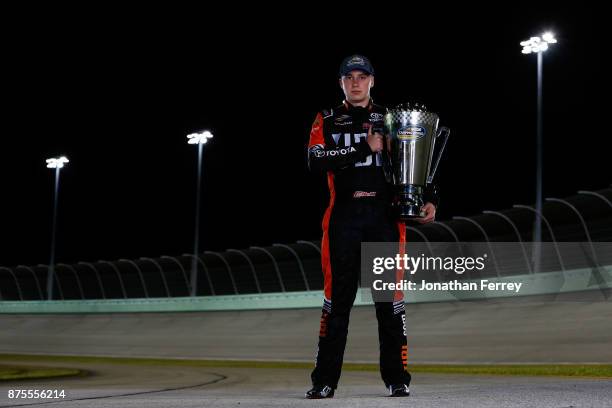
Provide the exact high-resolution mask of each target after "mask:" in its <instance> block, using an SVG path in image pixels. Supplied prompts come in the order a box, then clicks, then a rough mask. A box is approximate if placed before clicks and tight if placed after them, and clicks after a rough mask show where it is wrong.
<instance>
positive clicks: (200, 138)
mask: <svg viewBox="0 0 612 408" xmlns="http://www.w3.org/2000/svg"><path fill="white" fill-rule="evenodd" d="M212 137H213V135H212V133H210V131H208V130H205V131H203V132H199V133H190V134H188V135H187V143H189V144H197V145H198V181H197V186H196V191H197V193H196V211H195V213H196V216H195V233H194V238H193V258H192V261H191V282H190V285H191V286H190V295H191V296H195V295H196V285H197V278H198V252H199V248H198V246H199V243H200V185H201V184H202V150H203V147H204V145H205V144H206V143H207V142H208V139H212Z"/></svg>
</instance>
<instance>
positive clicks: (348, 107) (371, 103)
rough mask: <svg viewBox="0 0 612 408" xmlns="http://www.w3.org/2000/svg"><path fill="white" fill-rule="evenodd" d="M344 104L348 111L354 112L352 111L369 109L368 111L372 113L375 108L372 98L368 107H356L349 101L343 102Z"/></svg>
mask: <svg viewBox="0 0 612 408" xmlns="http://www.w3.org/2000/svg"><path fill="white" fill-rule="evenodd" d="M342 104H343V105H344V107H345V108H346V109H347V110H352V109H360V108H361V109H367V110H368V111H371V110H372V108H373V107H374V100H373V99H372V98H370V100H369V101H368V106H366V107H364V106H355V105H353V104H352V103H350V102H349V101H347V100H346V99H345V100H343V101H342Z"/></svg>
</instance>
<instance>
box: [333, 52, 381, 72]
mask: <svg viewBox="0 0 612 408" xmlns="http://www.w3.org/2000/svg"><path fill="white" fill-rule="evenodd" d="M354 70H359V71H363V72H365V73H366V74H368V75H374V68H372V64H371V63H370V60H369V59H367V58H366V57H364V56H363V55H351V56H350V57H346V58H345V59H344V60H343V61H342V64H340V76H344V75H346V74H348V73H349V72H351V71H354Z"/></svg>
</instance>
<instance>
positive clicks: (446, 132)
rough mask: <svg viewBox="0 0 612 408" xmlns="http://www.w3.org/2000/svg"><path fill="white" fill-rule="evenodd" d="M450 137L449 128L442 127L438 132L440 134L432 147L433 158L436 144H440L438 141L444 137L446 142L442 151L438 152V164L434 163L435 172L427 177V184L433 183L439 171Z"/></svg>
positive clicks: (443, 142) (443, 143)
mask: <svg viewBox="0 0 612 408" xmlns="http://www.w3.org/2000/svg"><path fill="white" fill-rule="evenodd" d="M449 136H450V129H449V128H447V127H444V126H442V127H441V128H440V130H438V134H437V135H436V139H434V144H433V145H432V147H431V150H432V151H431V154H432V156H433V149H434V146H435V144H436V142H438V140H437V139H439V138H440V137H444V140H443V141H442V147H441V148H440V151H439V152H438V157H437V158H436V162H435V163H434V166H433V170H432V171H431V174H430V175H429V176H427V183H428V184H430V183H431V182H432V181H433V178H434V176H435V175H436V170H437V169H438V164H440V159H441V158H442V153H444V148H445V147H446V142H448V137H449Z"/></svg>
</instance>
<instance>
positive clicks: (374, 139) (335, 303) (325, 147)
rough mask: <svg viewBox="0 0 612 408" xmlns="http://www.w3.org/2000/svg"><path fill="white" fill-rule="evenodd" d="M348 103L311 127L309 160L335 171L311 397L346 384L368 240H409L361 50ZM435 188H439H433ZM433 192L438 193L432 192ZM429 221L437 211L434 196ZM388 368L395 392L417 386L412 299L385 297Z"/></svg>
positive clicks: (383, 366) (345, 67)
mask: <svg viewBox="0 0 612 408" xmlns="http://www.w3.org/2000/svg"><path fill="white" fill-rule="evenodd" d="M339 83H340V87H341V88H342V91H343V92H344V96H345V100H344V101H343V103H342V105H340V106H338V107H337V108H334V109H331V110H324V111H322V112H320V113H319V114H317V116H316V119H315V121H314V123H313V125H312V130H311V132H310V142H309V144H308V165H309V168H310V169H311V170H312V171H323V172H327V182H328V185H329V192H330V203H329V207H328V208H327V210H326V211H325V215H324V217H323V238H322V241H321V258H322V267H323V273H324V282H325V283H324V295H325V299H324V302H323V311H322V316H321V323H320V331H319V347H318V352H317V361H316V366H315V369H314V370H313V372H312V375H311V379H312V385H313V387H312V389H311V390H309V391H308V392H307V393H306V397H307V398H310V399H318V398H332V397H333V396H334V390H335V389H336V387H337V386H338V380H339V378H340V371H341V368H342V361H343V356H344V348H345V345H346V337H347V332H348V324H349V314H350V310H351V307H352V305H353V301H354V300H355V296H356V293H357V287H358V280H359V273H360V265H359V262H360V249H361V242H362V241H379V242H381V241H385V242H404V241H405V232H406V228H405V225H404V223H401V222H398V221H397V219H396V217H395V216H394V215H393V212H392V211H391V205H390V204H391V201H392V198H393V197H392V189H391V188H390V187H391V186H389V184H388V183H387V181H386V178H385V172H384V170H383V159H384V157H383V153H384V151H383V150H384V149H383V136H382V135H381V134H380V133H377V132H374V131H373V127H375V128H379V127H380V126H382V123H383V118H384V114H385V112H386V110H385V108H383V107H382V106H379V105H376V104H374V103H373V102H372V99H371V98H370V90H371V88H372V87H373V86H374V69H373V68H372V64H371V63H370V61H369V60H368V59H367V58H366V57H363V56H360V55H353V56H350V57H347V58H345V59H344V61H343V62H342V64H341V66H340V80H339ZM430 196H431V194H430ZM427 198H429V200H426V201H433V202H435V200H434V199H433V198H432V197H427V196H426V199H427ZM422 210H423V211H424V213H425V216H424V217H423V218H422V219H420V220H419V222H421V223H427V222H431V221H433V220H434V218H435V213H436V208H435V205H434V204H433V203H432V202H427V203H426V204H425V205H424V206H423V208H422ZM375 307H376V317H377V320H378V334H379V341H380V372H381V375H382V379H383V381H384V383H385V386H386V387H387V388H388V389H389V393H390V395H392V396H408V395H409V394H410V391H409V388H408V386H409V385H410V378H411V377H410V374H409V373H408V371H407V354H408V350H407V344H406V329H405V317H406V316H405V310H404V301H403V299H402V298H401V293H400V296H399V298H397V297H396V301H395V302H377V303H375Z"/></svg>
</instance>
